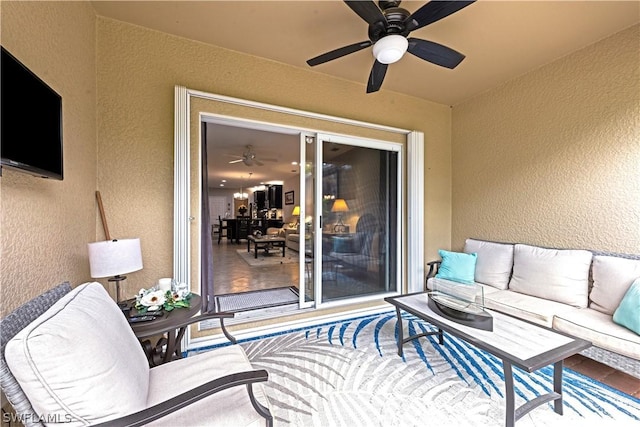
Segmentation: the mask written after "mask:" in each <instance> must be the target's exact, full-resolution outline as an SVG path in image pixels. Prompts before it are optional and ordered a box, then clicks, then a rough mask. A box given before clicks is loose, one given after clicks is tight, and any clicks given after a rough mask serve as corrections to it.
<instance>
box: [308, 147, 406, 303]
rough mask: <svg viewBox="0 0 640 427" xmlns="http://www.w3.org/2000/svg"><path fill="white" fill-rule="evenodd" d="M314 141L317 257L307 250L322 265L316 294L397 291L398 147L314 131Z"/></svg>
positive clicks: (331, 297) (337, 296)
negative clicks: (318, 180)
mask: <svg viewBox="0 0 640 427" xmlns="http://www.w3.org/2000/svg"><path fill="white" fill-rule="evenodd" d="M318 141H319V144H321V146H320V147H318V148H317V149H316V154H317V155H320V156H321V157H322V162H320V161H317V162H316V163H315V164H316V165H320V164H321V165H322V167H321V170H320V171H319V170H317V169H318V167H316V171H315V172H316V176H318V175H320V176H321V177H322V178H321V185H318V186H311V187H312V188H314V189H316V192H321V195H319V197H313V198H310V197H309V196H310V195H311V194H312V193H308V196H307V200H309V199H311V200H318V201H319V203H320V205H319V206H318V208H317V211H316V212H317V213H318V214H319V217H320V218H321V222H320V224H319V226H318V227H317V228H313V230H316V231H318V232H317V233H313V234H314V239H315V240H318V241H317V242H315V247H316V248H318V249H319V250H318V251H317V252H319V253H320V255H321V257H319V256H318V255H317V252H316V256H313V252H311V254H310V257H311V258H312V262H314V263H320V267H318V268H316V270H315V273H316V275H318V277H316V289H315V292H316V294H320V295H322V298H321V301H322V302H323V303H324V302H329V301H336V300H342V299H346V298H357V297H365V296H373V295H379V294H384V293H388V292H395V291H397V290H398V268H399V267H398V258H399V257H398V256H397V254H398V250H399V248H398V244H399V243H398V239H397V236H398V235H399V220H398V200H399V196H398V192H399V185H398V183H399V178H398V175H399V174H398V172H399V166H398V161H399V155H398V152H399V149H400V148H399V147H398V146H397V145H395V144H386V143H382V142H379V141H375V142H373V141H370V140H366V141H365V140H360V139H355V138H346V137H339V136H335V135H332V136H328V135H318ZM307 148H309V146H308V145H307ZM309 151H311V150H309ZM307 156H308V155H307ZM307 158H308V159H309V157H307ZM307 188H309V186H308V187H307ZM307 209H308V212H311V209H310V207H309V206H307ZM311 271H313V269H311ZM320 275H321V276H320Z"/></svg>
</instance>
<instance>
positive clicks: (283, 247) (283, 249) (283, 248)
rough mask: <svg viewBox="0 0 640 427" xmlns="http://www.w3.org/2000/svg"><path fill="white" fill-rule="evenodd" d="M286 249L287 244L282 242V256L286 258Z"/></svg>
mask: <svg viewBox="0 0 640 427" xmlns="http://www.w3.org/2000/svg"><path fill="white" fill-rule="evenodd" d="M284 251H285V246H284V243H283V244H282V258H284Z"/></svg>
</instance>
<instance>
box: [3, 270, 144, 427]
mask: <svg viewBox="0 0 640 427" xmlns="http://www.w3.org/2000/svg"><path fill="white" fill-rule="evenodd" d="M5 357H6V360H7V364H8V365H9V369H10V370H11V373H13V375H14V376H15V377H16V379H17V380H18V383H19V384H20V386H21V387H22V389H23V390H24V393H25V395H26V396H27V397H28V398H29V400H30V401H31V404H32V405H33V408H34V409H35V411H36V413H38V415H40V416H42V417H45V419H46V420H47V421H49V422H48V423H47V424H57V423H60V424H64V425H65V426H74V425H88V424H97V423H100V422H102V421H106V420H108V419H111V418H116V417H119V416H123V415H126V414H129V413H131V412H134V411H138V410H140V409H142V408H144V407H145V404H146V400H147V394H148V388H149V365H148V362H147V358H146V357H145V355H144V352H143V351H142V348H141V346H140V343H139V342H138V340H137V339H136V337H135V335H134V334H133V331H132V330H131V327H130V326H129V324H128V322H127V320H126V319H125V317H124V315H123V314H122V311H121V310H120V309H119V308H118V306H117V305H116V304H115V302H114V301H113V300H112V299H111V297H109V294H107V292H106V291H105V289H104V287H103V286H102V285H101V284H100V283H97V282H93V283H86V284H83V285H80V286H78V287H77V288H75V289H73V290H72V291H71V292H70V293H68V294H67V295H65V296H64V297H62V298H61V299H60V300H59V301H58V302H56V303H55V304H54V305H53V306H52V307H51V308H50V309H49V310H47V311H46V312H45V313H44V314H42V315H41V316H40V317H38V318H37V319H36V320H34V321H33V322H32V323H31V324H29V326H27V327H26V328H25V329H23V330H22V331H20V332H19V333H18V334H17V335H16V336H15V337H14V338H12V339H11V340H10V341H9V342H8V343H7V346H6V349H5Z"/></svg>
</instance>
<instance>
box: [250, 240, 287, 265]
mask: <svg viewBox="0 0 640 427" xmlns="http://www.w3.org/2000/svg"><path fill="white" fill-rule="evenodd" d="M252 242H253V249H254V258H256V259H258V249H267V248H269V247H279V248H282V256H283V257H284V252H285V250H286V248H285V245H284V242H285V238H284V237H278V236H260V237H258V236H249V237H248V238H247V252H251V243H252Z"/></svg>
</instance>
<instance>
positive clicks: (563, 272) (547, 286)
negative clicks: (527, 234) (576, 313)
mask: <svg viewBox="0 0 640 427" xmlns="http://www.w3.org/2000/svg"><path fill="white" fill-rule="evenodd" d="M591 258H592V254H591V252H589V251H584V250H570V249H564V250H563V249H546V248H540V247H537V246H529V245H522V244H516V245H515V248H514V256H513V275H512V276H511V281H510V282H509V289H510V290H512V291H515V292H520V293H523V294H526V295H532V296H536V297H540V298H545V299H548V300H551V301H556V302H561V303H564V304H569V305H573V306H575V307H581V308H584V307H586V306H587V302H588V292H589V269H590V267H591Z"/></svg>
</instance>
